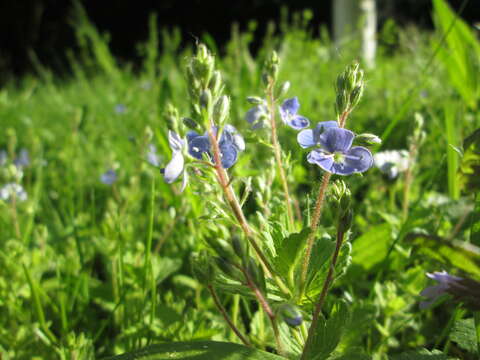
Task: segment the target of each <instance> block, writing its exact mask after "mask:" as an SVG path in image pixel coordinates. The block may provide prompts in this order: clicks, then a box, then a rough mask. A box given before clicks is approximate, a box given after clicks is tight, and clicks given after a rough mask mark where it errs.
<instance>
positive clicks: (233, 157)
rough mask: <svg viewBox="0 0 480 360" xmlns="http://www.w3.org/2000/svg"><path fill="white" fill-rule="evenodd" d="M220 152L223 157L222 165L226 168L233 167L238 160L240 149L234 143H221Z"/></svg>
mask: <svg viewBox="0 0 480 360" xmlns="http://www.w3.org/2000/svg"><path fill="white" fill-rule="evenodd" d="M220 154H221V157H222V167H223V168H224V169H228V168H230V167H232V166H233V165H234V164H235V163H236V162H237V159H238V151H237V148H236V147H235V146H234V145H233V144H232V143H224V144H222V145H220Z"/></svg>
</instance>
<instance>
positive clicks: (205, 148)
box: [187, 125, 245, 169]
mask: <svg viewBox="0 0 480 360" xmlns="http://www.w3.org/2000/svg"><path fill="white" fill-rule="evenodd" d="M214 132H215V133H216V129H214ZM187 141H188V153H189V154H190V155H191V156H193V157H194V158H195V159H198V160H202V159H203V154H204V153H205V154H206V155H207V156H208V157H209V158H210V159H211V158H212V154H211V143H210V138H209V137H208V133H205V134H204V135H200V134H198V133H197V132H196V131H193V130H191V131H189V132H188V133H187ZM218 145H219V147H220V155H221V158H222V159H221V161H222V167H223V168H225V169H228V168H230V167H232V166H233V165H234V164H235V163H236V162H237V160H238V153H239V152H240V151H243V150H245V141H244V140H243V137H242V136H241V135H240V134H239V133H238V131H237V129H235V128H234V127H233V126H232V125H225V127H224V129H223V133H222V137H221V139H220V141H219V142H218Z"/></svg>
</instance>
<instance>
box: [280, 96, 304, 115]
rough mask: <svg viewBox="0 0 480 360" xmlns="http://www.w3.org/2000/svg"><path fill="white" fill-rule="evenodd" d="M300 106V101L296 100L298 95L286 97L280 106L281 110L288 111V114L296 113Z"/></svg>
mask: <svg viewBox="0 0 480 360" xmlns="http://www.w3.org/2000/svg"><path fill="white" fill-rule="evenodd" d="M299 108H300V103H299V102H298V97H296V96H295V97H293V98H290V99H286V100H285V101H284V102H283V103H282V106H281V107H280V110H281V112H284V113H288V114H290V115H296V114H297V112H298V109H299Z"/></svg>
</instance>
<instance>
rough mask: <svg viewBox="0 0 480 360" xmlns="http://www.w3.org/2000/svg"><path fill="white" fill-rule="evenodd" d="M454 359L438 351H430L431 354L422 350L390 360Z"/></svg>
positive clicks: (396, 356) (393, 357)
mask: <svg viewBox="0 0 480 360" xmlns="http://www.w3.org/2000/svg"><path fill="white" fill-rule="evenodd" d="M450 359H456V358H452V357H449V356H447V355H445V354H444V353H442V352H441V351H438V350H432V352H430V351H428V350H427V349H422V350H419V351H409V352H406V353H403V354H400V355H394V356H392V357H391V358H390V360H450Z"/></svg>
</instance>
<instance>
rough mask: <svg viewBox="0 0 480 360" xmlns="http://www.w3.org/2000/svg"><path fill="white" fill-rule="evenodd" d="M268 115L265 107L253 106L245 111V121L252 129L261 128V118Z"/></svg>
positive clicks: (261, 105)
mask: <svg viewBox="0 0 480 360" xmlns="http://www.w3.org/2000/svg"><path fill="white" fill-rule="evenodd" d="M267 114H268V109H267V107H266V106H265V105H263V104H260V105H257V106H254V107H253V108H251V109H250V110H248V111H247V113H246V114H245V120H247V121H248V122H249V123H250V124H251V125H252V128H253V127H255V128H258V127H261V125H259V123H260V124H262V125H263V120H262V118H263V117H264V116H266V115H267Z"/></svg>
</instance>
